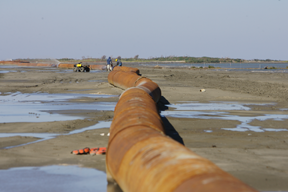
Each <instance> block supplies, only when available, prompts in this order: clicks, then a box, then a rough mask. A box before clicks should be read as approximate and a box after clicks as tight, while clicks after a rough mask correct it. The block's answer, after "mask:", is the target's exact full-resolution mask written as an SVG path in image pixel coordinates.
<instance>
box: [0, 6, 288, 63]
mask: <svg viewBox="0 0 288 192" xmlns="http://www.w3.org/2000/svg"><path fill="white" fill-rule="evenodd" d="M102 55H106V56H113V57H117V56H121V57H123V58H125V57H134V56H135V55H139V57H140V58H149V57H160V56H170V55H173V56H193V57H202V56H208V57H230V58H242V59H277V60H278V59H279V60H288V0H197V1H195V0H177V1H176V0H174V1H172V0H145V1H139V0H122V1H119V0H81V1H80V0H78V1H76V0H65V1H64V0H57V1H56V0H54V1H53V0H52V1H48V0H0V60H5V59H17V58H56V59H59V58H66V57H68V58H75V59H77V58H78V59H80V58H82V56H85V57H93V58H94V57H98V58H99V57H101V56H102Z"/></svg>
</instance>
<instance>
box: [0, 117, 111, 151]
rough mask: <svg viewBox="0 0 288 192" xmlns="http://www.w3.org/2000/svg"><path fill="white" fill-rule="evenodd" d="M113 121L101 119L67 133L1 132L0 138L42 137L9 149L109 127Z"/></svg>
mask: <svg viewBox="0 0 288 192" xmlns="http://www.w3.org/2000/svg"><path fill="white" fill-rule="evenodd" d="M111 123H112V122H111V121H99V122H98V123H97V124H95V125H92V126H89V127H85V128H82V129H77V130H73V131H71V132H69V133H65V134H63V133H62V134H61V133H59V134H57V133H0V138H1V137H14V136H22V137H36V138H40V139H39V140H37V141H33V142H29V143H25V144H21V145H16V146H9V147H5V148H4V149H9V148H13V147H19V146H24V145H28V144H32V143H38V142H41V141H45V140H48V139H53V138H55V137H57V136H59V135H72V134H76V133H82V132H84V131H88V130H92V129H101V128H109V127H110V125H111Z"/></svg>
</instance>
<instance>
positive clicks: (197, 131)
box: [0, 65, 288, 191]
mask: <svg viewBox="0 0 288 192" xmlns="http://www.w3.org/2000/svg"><path fill="white" fill-rule="evenodd" d="M126 66H127V65H126ZM136 67H137V68H139V69H140V73H141V74H142V75H143V76H145V77H148V78H150V79H151V80H153V81H155V82H156V83H157V84H158V85H159V86H160V88H161V90H162V96H163V98H162V100H161V103H160V104H159V107H160V108H161V107H164V106H163V103H171V104H173V103H180V102H181V101H193V102H200V103H209V102H211V101H213V102H227V101H228V102H241V103H248V104H255V103H256V104H261V103H265V104H267V103H268V104H270V105H251V106H250V107H251V110H249V111H240V110H235V111H233V112H231V113H233V115H235V116H239V117H245V116H259V115H265V114H281V115H288V110H287V108H288V73H272V72H265V73H264V72H231V71H225V70H218V71H217V70H215V69H214V70H211V69H171V68H148V67H139V66H136ZM1 70H3V71H7V69H5V68H0V71H1ZM9 70H13V71H14V72H10V73H0V92H1V95H4V94H10V93H15V92H21V93H34V92H46V93H81V94H83V93H85V94H109V95H116V96H115V97H111V98H97V99H94V98H87V97H83V98H79V99H72V100H70V102H74V103H77V104H79V105H81V103H82V104H84V103H93V102H117V101H118V97H117V95H120V94H121V93H122V92H123V90H121V89H119V88H117V87H114V86H112V85H110V84H109V83H108V82H107V75H108V72H99V73H95V72H93V73H73V72H72V69H71V72H70V71H69V70H64V69H52V68H41V70H39V67H37V68H36V67H35V68H25V67H21V68H19V67H16V66H15V68H9ZM200 89H205V92H200ZM9 92H10V93H9ZM164 108H165V107H164ZM1 111H4V110H3V109H1ZM54 113H61V114H67V115H70V116H79V117H81V118H79V119H76V120H69V121H56V122H38V123H32V122H23V123H21V122H20V123H1V124H0V133H17V132H23V133H68V132H70V131H72V130H77V129H80V128H84V127H87V126H91V125H94V124H96V123H98V122H99V121H111V120H112V119H113V111H101V110H97V109H95V110H67V111H65V110H63V111H54ZM165 124H166V125H167V124H168V125H169V126H171V127H172V128H173V129H175V130H176V131H177V132H178V133H179V136H180V137H181V138H182V139H183V142H184V144H185V146H186V147H188V148H189V149H191V150H192V151H194V152H196V153H198V154H199V155H201V156H203V157H205V158H207V159H209V160H211V161H212V162H214V163H215V164H217V165H218V166H219V167H220V168H222V169H223V170H225V171H227V172H229V173H231V174H232V175H234V176H235V177H237V178H239V179H240V180H242V181H243V182H245V183H247V184H248V185H250V186H252V187H254V188H256V189H258V190H261V191H288V182H287V178H288V177H287V174H288V131H279V132H277V131H264V132H254V131H245V132H240V131H228V130H224V129H222V128H234V127H236V126H237V125H239V124H240V122H239V121H238V120H237V119H236V120H235V119H233V120H227V119H213V118H211V119H203V118H176V117H169V116H167V117H166V120H165ZM249 124H250V125H253V126H260V127H263V128H271V129H288V120H287V119H284V120H281V121H280V120H279V121H278V120H273V119H268V120H264V121H260V120H253V121H252V122H250V123H249ZM205 130H211V132H205ZM108 132H109V129H108V128H101V129H94V130H89V131H85V132H81V133H78V134H72V135H60V136H58V137H56V138H53V139H50V140H45V141H42V142H38V143H33V144H29V145H23V146H20V147H14V148H9V149H4V148H5V147H9V146H16V145H19V144H25V143H27V142H31V141H35V140H37V138H33V137H19V136H16V137H6V138H0V150H1V153H2V154H1V156H0V169H7V168H11V167H21V166H44V165H61V164H67V165H80V166H83V167H88V168H96V169H98V170H102V171H105V155H103V156H90V155H85V156H83V155H81V156H76V155H72V154H70V152H71V151H72V150H75V149H80V148H84V147H102V146H107V142H108V137H107V136H101V135H100V134H101V133H105V135H106V134H107V133H108Z"/></svg>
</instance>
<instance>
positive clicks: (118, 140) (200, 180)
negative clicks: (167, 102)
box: [106, 71, 255, 192]
mask: <svg viewBox="0 0 288 192" xmlns="http://www.w3.org/2000/svg"><path fill="white" fill-rule="evenodd" d="M112 72H113V71H112ZM112 72H110V74H109V76H108V80H109V82H110V83H111V82H113V83H116V84H117V83H118V84H119V85H121V86H122V87H128V85H131V84H132V85H134V86H136V87H130V88H128V89H126V90H125V91H124V92H123V93H122V94H121V96H120V99H119V101H118V103H117V105H116V107H115V110H114V118H113V121H112V124H111V127H110V137H109V142H108V150H107V155H106V172H107V179H108V181H116V182H117V183H118V184H119V186H120V187H121V189H122V190H123V191H128V192H129V191H131V192H132V191H137V192H146V191H157V192H167V191H175V192H180V191H181V192H182V191H184V192H185V191H216V192H218V191H219V192H220V191H221V192H228V191H229V192H230V191H236V192H244V191H246V192H252V191H254V192H255V190H254V189H252V188H250V187H249V186H248V185H246V184H244V183H242V182H241V181H240V180H238V179H236V178H235V177H233V176H231V175H230V174H228V173H226V172H224V171H223V170H221V169H220V168H219V167H217V166H216V165H215V164H213V163H212V162H211V161H209V160H207V159H205V158H203V157H200V156H198V155H197V154H195V153H193V152H192V151H191V150H189V149H188V148H186V147H184V146H183V145H182V144H180V143H178V142H176V141H174V140H172V139H171V138H169V137H167V136H165V130H164V127H163V123H162V120H161V117H160V115H159V113H158V109H157V106H156V103H155V100H153V98H152V97H151V94H150V93H148V92H147V90H150V89H155V86H156V85H157V84H156V85H155V84H152V83H151V82H153V81H151V80H150V79H147V78H143V79H142V80H141V79H138V80H137V81H134V80H135V77H132V75H131V73H130V72H129V73H127V72H124V73H123V72H117V73H116V72H115V73H112ZM134 75H136V74H134ZM136 77H137V75H136ZM138 77H139V76H138ZM125 78H128V79H127V80H125ZM118 79H119V82H118ZM132 79H133V81H134V84H133V83H131V82H130V81H132ZM140 80H141V81H140ZM133 81H132V82H133ZM125 83H126V84H125ZM153 83H154V82H153ZM145 89H147V90H145ZM156 90H157V89H156ZM159 90H160V88H159ZM150 92H151V91H150ZM159 92H160V96H161V91H159ZM160 96H159V97H160Z"/></svg>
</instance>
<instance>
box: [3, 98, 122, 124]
mask: <svg viewBox="0 0 288 192" xmlns="http://www.w3.org/2000/svg"><path fill="white" fill-rule="evenodd" d="M81 97H89V98H108V97H116V96H115V95H98V94H73V93H70V94H48V93H29V94H27V93H20V92H16V93H13V94H10V93H3V94H1V95H0V104H1V108H0V123H14V122H49V121H67V120H75V119H79V118H80V117H77V116H68V115H61V114H54V113H51V112H50V111H57V110H98V111H99V110H100V111H113V110H114V108H115V105H116V102H93V103H81V105H79V103H75V102H69V101H68V100H70V99H77V98H81Z"/></svg>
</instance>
